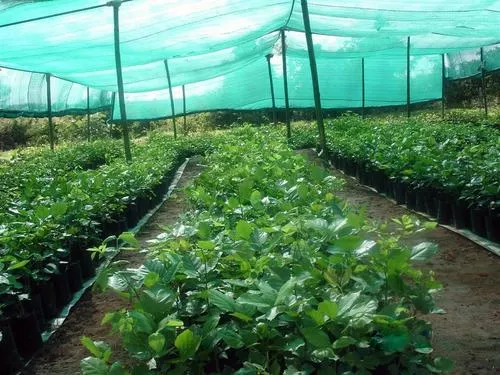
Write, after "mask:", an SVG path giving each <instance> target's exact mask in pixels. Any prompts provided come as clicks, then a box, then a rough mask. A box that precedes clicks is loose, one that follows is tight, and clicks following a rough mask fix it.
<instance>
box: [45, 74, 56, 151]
mask: <svg viewBox="0 0 500 375" xmlns="http://www.w3.org/2000/svg"><path fill="white" fill-rule="evenodd" d="M45 80H46V81H47V118H48V120H49V142H50V149H51V150H52V151H54V124H53V123H52V96H51V94H50V73H47V74H45Z"/></svg>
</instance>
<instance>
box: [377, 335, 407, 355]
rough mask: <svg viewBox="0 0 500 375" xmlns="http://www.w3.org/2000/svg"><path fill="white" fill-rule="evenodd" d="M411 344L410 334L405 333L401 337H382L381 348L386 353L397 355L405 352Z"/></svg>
mask: <svg viewBox="0 0 500 375" xmlns="http://www.w3.org/2000/svg"><path fill="white" fill-rule="evenodd" d="M409 342H410V337H409V336H408V333H406V332H405V333H403V334H400V335H387V336H384V337H382V339H381V346H382V349H383V350H384V351H385V352H388V353H395V352H402V351H404V350H405V349H406V347H407V346H408V344H409Z"/></svg>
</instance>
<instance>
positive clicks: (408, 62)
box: [406, 37, 411, 118]
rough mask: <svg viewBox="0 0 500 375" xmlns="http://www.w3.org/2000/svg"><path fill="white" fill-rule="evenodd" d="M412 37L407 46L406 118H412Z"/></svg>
mask: <svg viewBox="0 0 500 375" xmlns="http://www.w3.org/2000/svg"><path fill="white" fill-rule="evenodd" d="M410 80H411V77H410V37H408V42H407V45H406V116H407V117H408V118H410V116H411V110H410V105H411V98H410Z"/></svg>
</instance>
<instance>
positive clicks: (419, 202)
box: [415, 189, 427, 212]
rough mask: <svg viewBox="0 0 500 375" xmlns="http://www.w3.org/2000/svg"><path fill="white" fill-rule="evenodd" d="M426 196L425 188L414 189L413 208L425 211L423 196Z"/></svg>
mask: <svg viewBox="0 0 500 375" xmlns="http://www.w3.org/2000/svg"><path fill="white" fill-rule="evenodd" d="M426 196H427V189H416V190H415V208H416V210H417V211H419V212H426V211H427V210H426V207H425V197H426Z"/></svg>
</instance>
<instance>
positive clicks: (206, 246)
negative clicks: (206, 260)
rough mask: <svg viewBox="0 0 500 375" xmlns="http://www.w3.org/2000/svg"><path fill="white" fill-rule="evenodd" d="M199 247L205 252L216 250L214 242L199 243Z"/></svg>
mask: <svg viewBox="0 0 500 375" xmlns="http://www.w3.org/2000/svg"><path fill="white" fill-rule="evenodd" d="M197 245H198V247H199V248H200V249H203V250H213V249H215V243H214V242H213V241H198V243H197Z"/></svg>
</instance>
